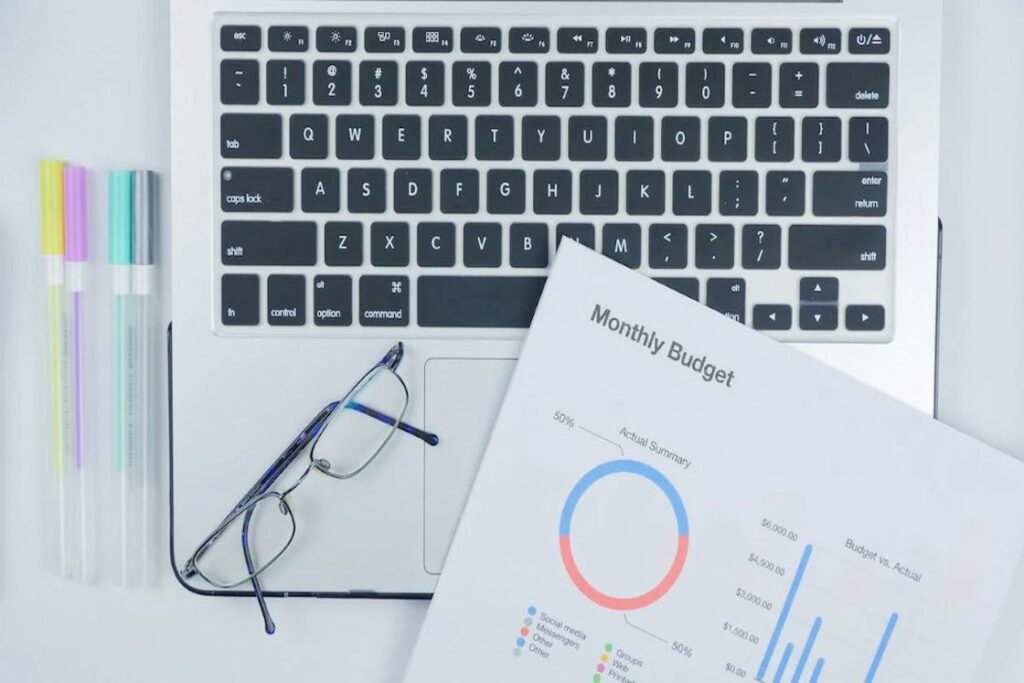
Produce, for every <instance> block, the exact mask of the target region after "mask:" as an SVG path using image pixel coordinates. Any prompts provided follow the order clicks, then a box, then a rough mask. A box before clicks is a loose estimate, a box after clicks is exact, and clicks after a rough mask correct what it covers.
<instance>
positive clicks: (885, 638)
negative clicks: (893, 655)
mask: <svg viewBox="0 0 1024 683" xmlns="http://www.w3.org/2000/svg"><path fill="white" fill-rule="evenodd" d="M899 618H900V615H898V614H896V613H895V612H893V613H892V614H891V615H890V616H889V623H888V624H886V625H885V633H883V634H882V642H880V643H879V644H878V650H876V651H875V658H874V659H872V660H871V668H870V669H868V677H867V678H865V679H864V683H872V681H874V680H875V674H876V673H878V665H879V664H881V663H882V655H884V654H885V648H887V647H889V638H891V637H892V631H893V629H895V628H896V620H897V619H899Z"/></svg>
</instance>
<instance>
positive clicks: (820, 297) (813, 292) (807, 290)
mask: <svg viewBox="0 0 1024 683" xmlns="http://www.w3.org/2000/svg"><path fill="white" fill-rule="evenodd" d="M800 301H802V302H804V303H835V302H836V301H839V279H838V278H834V277H805V278H801V279H800Z"/></svg>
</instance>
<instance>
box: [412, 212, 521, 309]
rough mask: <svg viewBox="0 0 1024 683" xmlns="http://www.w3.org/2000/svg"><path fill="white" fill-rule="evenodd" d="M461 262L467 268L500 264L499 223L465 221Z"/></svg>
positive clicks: (493, 266)
mask: <svg viewBox="0 0 1024 683" xmlns="http://www.w3.org/2000/svg"><path fill="white" fill-rule="evenodd" d="M462 263H463V264H464V265H465V266H466V267H467V268H497V267H499V266H500V265H501V225H500V224H499V223H466V225H465V226H464V227H463V229H462ZM420 324H422V321H421V322H420Z"/></svg>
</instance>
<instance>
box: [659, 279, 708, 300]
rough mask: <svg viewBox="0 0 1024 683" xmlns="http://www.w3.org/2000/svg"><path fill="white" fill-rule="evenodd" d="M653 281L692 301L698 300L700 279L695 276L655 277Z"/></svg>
mask: <svg viewBox="0 0 1024 683" xmlns="http://www.w3.org/2000/svg"><path fill="white" fill-rule="evenodd" d="M654 281H655V282H657V283H659V284H663V285H665V286H666V287H668V288H669V289H671V290H674V291H676V292H679V293H680V294H682V295H683V296H687V297H689V298H691V299H693V300H694V301H700V281H699V280H698V279H697V278H695V277H656V278H654Z"/></svg>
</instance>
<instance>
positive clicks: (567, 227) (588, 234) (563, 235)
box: [555, 223, 594, 249]
mask: <svg viewBox="0 0 1024 683" xmlns="http://www.w3.org/2000/svg"><path fill="white" fill-rule="evenodd" d="M563 239H567V240H572V241H574V242H576V243H578V244H582V245H583V246H585V247H588V248H590V249H593V248H594V224H593V223H559V224H558V227H557V228H556V229H555V249H557V248H558V245H559V244H561V243H562V240H563Z"/></svg>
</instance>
